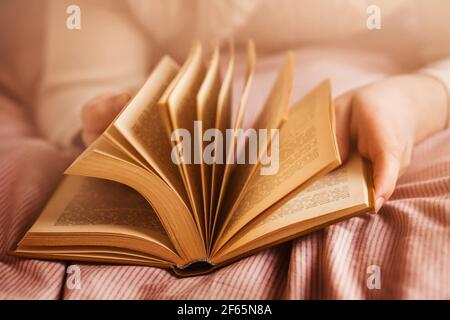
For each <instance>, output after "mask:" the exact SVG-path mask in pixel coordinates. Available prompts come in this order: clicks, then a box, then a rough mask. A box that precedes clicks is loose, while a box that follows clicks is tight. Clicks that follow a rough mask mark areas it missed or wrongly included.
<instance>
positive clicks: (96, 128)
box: [82, 94, 130, 133]
mask: <svg viewBox="0 0 450 320" xmlns="http://www.w3.org/2000/svg"><path fill="white" fill-rule="evenodd" d="M129 99H130V96H129V95H128V94H119V95H105V96H101V97H99V98H96V99H94V100H93V101H92V102H90V103H89V104H87V105H86V106H85V107H84V109H83V112H82V119H83V129H84V131H87V132H92V133H95V132H97V133H101V132H103V131H104V130H105V129H106V128H107V127H108V126H109V124H110V123H111V122H112V121H113V120H114V118H115V117H116V116H117V115H118V114H119V112H120V111H121V110H122V108H123V107H124V106H125V104H126V103H127V102H128V100H129Z"/></svg>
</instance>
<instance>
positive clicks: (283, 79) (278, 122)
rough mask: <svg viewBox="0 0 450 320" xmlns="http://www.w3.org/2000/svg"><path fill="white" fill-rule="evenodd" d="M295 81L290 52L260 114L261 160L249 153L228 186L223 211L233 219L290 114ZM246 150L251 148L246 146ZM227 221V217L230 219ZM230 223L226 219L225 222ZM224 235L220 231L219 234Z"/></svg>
mask: <svg viewBox="0 0 450 320" xmlns="http://www.w3.org/2000/svg"><path fill="white" fill-rule="evenodd" d="M293 81H294V56H293V54H292V53H291V52H289V53H288V54H287V56H286V59H285V61H284V63H283V65H282V66H281V68H280V71H279V74H278V77H277V79H276V81H275V83H274V85H273V86H272V90H271V91H270V94H269V97H268V98H267V101H266V103H265V104H264V106H263V108H262V111H261V113H260V114H259V116H258V118H257V120H256V122H255V125H254V126H253V128H254V129H256V130H260V129H266V130H267V136H266V140H265V141H264V140H263V142H264V143H261V141H259V139H260V137H259V136H258V148H259V150H258V151H257V152H258V154H257V155H256V156H257V162H256V163H251V162H250V161H249V156H248V155H247V159H246V160H247V161H246V162H245V164H238V165H236V166H235V169H234V170H233V173H232V174H231V178H230V185H229V187H228V188H227V190H226V196H225V200H224V203H223V208H222V209H221V213H220V214H221V215H222V216H224V217H228V219H230V218H231V217H232V215H233V213H234V211H235V210H236V209H237V207H238V205H239V203H240V200H241V199H242V198H243V196H244V194H245V192H246V190H247V188H248V185H249V182H250V179H251V178H252V176H253V175H254V174H257V169H258V167H259V164H260V161H259V159H261V157H262V156H263V155H265V154H266V152H267V148H268V147H269V146H270V143H271V139H272V138H273V135H274V134H273V132H272V131H271V130H272V129H279V128H280V127H281V126H282V124H283V123H284V122H285V121H286V120H287V118H288V108H289V104H290V97H291V92H292V85H293ZM246 148H247V150H246V152H249V149H248V146H246ZM226 221H227V220H226ZM225 223H226V222H225ZM219 237H220V235H219Z"/></svg>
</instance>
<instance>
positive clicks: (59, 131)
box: [37, 0, 450, 146]
mask: <svg viewBox="0 0 450 320" xmlns="http://www.w3.org/2000/svg"><path fill="white" fill-rule="evenodd" d="M71 4H73V1H71V0H50V1H49V6H48V19H47V20H48V25H47V31H46V38H47V41H46V51H45V52H46V53H45V70H44V78H43V85H42V91H41V100H40V104H39V107H38V110H37V120H38V124H39V126H40V128H41V131H42V132H43V134H44V135H45V136H47V138H49V139H50V140H52V141H53V142H55V143H57V144H59V145H62V146H64V145H68V144H70V143H71V141H72V139H73V137H74V136H75V134H76V133H77V132H78V131H79V130H80V127H81V120H80V113H81V108H82V106H83V105H84V104H85V103H86V102H87V101H88V100H90V99H91V98H93V97H94V96H95V95H97V94H100V93H104V92H122V91H129V92H133V91H134V90H135V89H136V88H138V87H139V85H140V84H142V82H143V81H144V79H145V78H146V76H147V75H148V73H149V72H150V70H151V67H152V66H153V65H154V64H155V63H156V61H157V60H158V59H159V58H160V57H161V55H162V54H165V53H169V54H170V55H172V56H173V57H175V58H176V59H178V60H179V61H180V62H182V58H183V57H184V56H185V54H186V52H187V50H188V49H189V45H190V44H191V43H192V41H194V40H201V41H202V42H204V43H205V44H206V45H208V44H212V43H215V42H218V43H223V42H224V41H226V40H227V39H229V38H233V39H234V40H235V41H236V43H237V44H238V46H239V45H241V44H243V43H244V42H245V41H246V40H247V39H248V38H253V39H254V40H255V42H256V45H257V49H258V52H259V53H269V52H272V53H273V52H277V51H281V50H285V49H288V48H291V49H296V50H298V52H300V54H301V52H302V51H304V50H308V48H311V47H314V48H322V49H321V50H322V51H323V52H328V55H327V57H328V58H327V59H330V60H335V62H334V65H335V66H336V65H339V64H341V62H342V61H344V63H343V65H341V69H342V68H343V69H344V70H345V68H351V65H352V63H360V62H361V61H364V63H363V64H364V67H362V69H364V70H363V71H362V73H364V72H366V73H367V74H370V73H376V74H384V75H385V76H387V75H389V74H393V73H400V72H413V71H419V72H423V73H427V74H430V75H432V76H434V77H436V78H438V79H440V80H441V81H442V82H443V83H444V84H445V85H446V87H447V88H450V20H449V19H448V15H449V13H450V1H441V0H427V1H424V0H396V1H391V0H370V1H369V0H347V1H340V0H321V1H317V0H216V1H210V0H189V1H186V0H150V1H149V0H78V1H77V5H78V6H79V7H80V9H81V30H69V29H67V28H66V19H67V17H68V14H67V13H66V9H67V7H68V6H69V5H71ZM373 4H375V5H377V6H378V8H379V9H380V13H381V29H374V30H369V28H368V27H367V20H368V18H369V16H370V15H371V13H373V11H370V10H369V11H367V10H368V7H369V5H373ZM370 8H373V7H370ZM370 8H369V9H370ZM330 48H333V49H330ZM336 48H337V49H338V51H336ZM310 52H312V54H313V55H314V53H315V52H317V50H313V51H310ZM335 52H338V53H337V54H335ZM321 59H323V57H322V58H321ZM305 61H311V60H310V59H309V60H308V59H306V60H305ZM358 61H359V62H358ZM380 61H383V63H380ZM306 67H307V66H306ZM302 68H303V66H302V67H301V68H300V69H299V73H300V74H301V73H302V70H303V69H302ZM374 69H376V70H374ZM332 72H333V71H332V70H331V69H330V76H331V77H332V75H331V73H332ZM324 76H327V74H326V73H324ZM351 76H352V74H351V73H350V72H349V74H348V77H351ZM369 78H370V77H369ZM375 78H376V77H374V79H375ZM307 80H308V79H304V81H307ZM299 81H302V80H299ZM347 89H349V88H347ZM449 90H450V89H449Z"/></svg>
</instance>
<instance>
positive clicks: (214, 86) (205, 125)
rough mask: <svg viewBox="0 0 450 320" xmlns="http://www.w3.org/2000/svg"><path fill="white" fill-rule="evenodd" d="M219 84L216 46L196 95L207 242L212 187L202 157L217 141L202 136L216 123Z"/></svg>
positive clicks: (207, 169)
mask: <svg viewBox="0 0 450 320" xmlns="http://www.w3.org/2000/svg"><path fill="white" fill-rule="evenodd" d="M220 86H221V79H220V59H219V48H218V47H217V46H216V47H215V48H214V52H213V55H212V58H211V61H210V64H209V68H208V72H207V73H206V76H205V79H204V81H203V83H202V86H201V87H200V90H199V92H198V95H197V121H199V123H200V124H201V128H200V129H201V130H200V131H201V132H200V134H198V135H197V138H198V142H197V143H198V146H200V148H199V149H198V152H199V155H198V157H199V159H200V160H201V164H200V167H201V178H202V193H203V211H204V212H203V213H204V219H205V234H206V238H207V239H206V241H207V242H209V228H210V225H209V221H210V205H211V204H210V200H211V189H212V184H211V183H212V166H213V163H212V162H208V163H207V162H206V161H205V159H204V151H205V150H207V149H206V148H207V145H209V144H211V143H213V144H215V143H217V141H216V140H215V139H214V138H213V137H211V139H210V141H209V142H208V141H205V140H204V139H203V136H204V134H205V132H208V130H209V129H214V128H215V125H216V113H217V112H216V111H217V104H218V97H219V90H220ZM214 155H215V154H214V153H210V154H206V157H209V159H210V160H213V159H214Z"/></svg>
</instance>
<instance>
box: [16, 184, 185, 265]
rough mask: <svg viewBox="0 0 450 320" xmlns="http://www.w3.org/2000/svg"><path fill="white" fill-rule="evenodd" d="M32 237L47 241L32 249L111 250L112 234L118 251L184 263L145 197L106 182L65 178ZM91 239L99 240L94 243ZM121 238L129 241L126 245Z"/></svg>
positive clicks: (126, 188)
mask: <svg viewBox="0 0 450 320" xmlns="http://www.w3.org/2000/svg"><path fill="white" fill-rule="evenodd" d="M29 233H30V234H34V237H36V235H37V234H45V236H44V238H46V240H43V241H41V243H39V241H37V240H35V241H34V242H33V246H39V245H45V247H52V246H55V247H62V246H64V245H66V246H76V245H77V244H78V245H83V244H84V245H87V246H89V247H95V246H98V247H101V246H109V245H108V243H109V244H111V242H110V241H111V240H108V237H110V236H111V235H114V236H115V237H116V238H117V239H116V240H115V241H116V242H115V246H120V245H122V248H123V249H126V248H128V249H134V250H142V251H141V252H146V253H150V254H152V255H154V256H158V257H160V258H162V259H165V260H168V261H174V260H175V261H181V259H180V258H179V257H178V255H177V254H176V250H175V248H174V247H173V244H172V243H171V241H170V239H169V237H168V236H167V234H166V232H165V230H164V228H163V227H162V225H161V222H160V221H159V219H158V217H157V215H156V213H155V211H154V210H153V208H152V207H151V206H150V205H149V203H148V202H147V201H146V200H145V198H143V197H142V196H141V195H140V194H139V193H138V192H136V191H135V190H133V189H131V188H129V187H127V186H125V185H122V184H120V183H117V182H113V181H108V180H103V179H96V178H89V177H79V176H67V177H66V178H65V179H64V181H63V182H62V183H61V185H60V186H59V187H58V190H57V192H56V193H55V195H54V196H53V197H52V199H51V201H50V202H49V204H48V206H47V207H46V208H45V210H44V211H43V213H42V215H41V216H40V217H39V219H38V220H37V222H36V223H35V224H34V225H33V227H32V228H31V229H30V231H29ZM51 234H54V235H59V236H57V237H56V238H57V240H55V241H49V239H50V238H51ZM77 235H79V236H77ZM102 235H103V236H102ZM108 235H109V236H108ZM89 237H97V238H98V239H96V240H95V241H91V242H90V241H89V240H87V239H88V238H89ZM120 238H124V239H126V238H129V239H130V240H128V244H126V242H127V241H121V240H119V239H120ZM132 239H134V240H132ZM46 242H49V243H46ZM133 243H134V244H133ZM21 244H22V245H27V242H26V241H24V242H22V243H21ZM113 247H114V245H113Z"/></svg>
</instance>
